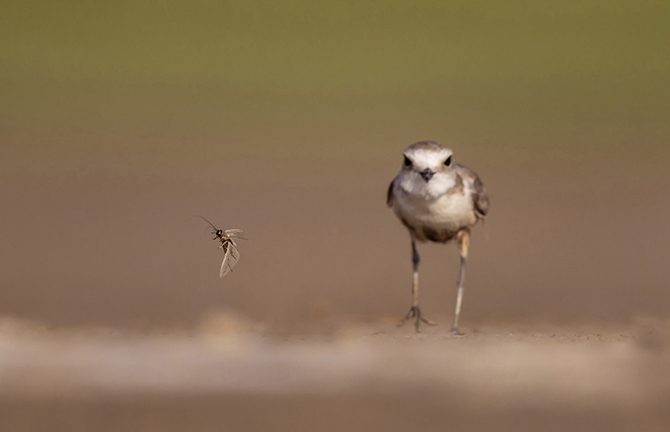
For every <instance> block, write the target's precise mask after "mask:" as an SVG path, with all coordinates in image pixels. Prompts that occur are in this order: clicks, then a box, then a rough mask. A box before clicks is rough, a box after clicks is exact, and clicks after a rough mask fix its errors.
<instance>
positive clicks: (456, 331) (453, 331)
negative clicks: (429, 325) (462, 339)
mask: <svg viewBox="0 0 670 432" xmlns="http://www.w3.org/2000/svg"><path fill="white" fill-rule="evenodd" d="M451 334H452V336H465V333H463V332H462V331H460V329H459V328H458V327H452V328H451Z"/></svg>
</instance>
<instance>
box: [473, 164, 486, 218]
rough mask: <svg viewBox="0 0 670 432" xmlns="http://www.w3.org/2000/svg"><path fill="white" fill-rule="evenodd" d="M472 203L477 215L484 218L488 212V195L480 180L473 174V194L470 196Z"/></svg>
mask: <svg viewBox="0 0 670 432" xmlns="http://www.w3.org/2000/svg"><path fill="white" fill-rule="evenodd" d="M472 203H473V204H474V206H475V210H476V211H477V213H478V214H479V215H481V216H482V217H483V216H486V214H487V213H488V212H489V194H488V193H487V192H486V187H484V183H482V181H481V179H480V178H479V177H478V176H477V174H475V181H474V193H473V194H472Z"/></svg>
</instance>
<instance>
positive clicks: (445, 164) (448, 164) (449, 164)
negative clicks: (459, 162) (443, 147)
mask: <svg viewBox="0 0 670 432" xmlns="http://www.w3.org/2000/svg"><path fill="white" fill-rule="evenodd" d="M444 166H451V156H449V157H448V158H447V159H446V160H445V161H444Z"/></svg>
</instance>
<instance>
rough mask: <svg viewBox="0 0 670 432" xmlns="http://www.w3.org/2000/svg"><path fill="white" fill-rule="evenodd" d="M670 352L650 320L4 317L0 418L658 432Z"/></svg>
mask: <svg viewBox="0 0 670 432" xmlns="http://www.w3.org/2000/svg"><path fill="white" fill-rule="evenodd" d="M408 327H411V326H408ZM668 361H670V324H668V323H667V322H652V321H638V322H636V323H633V324H631V325H628V326H621V327H612V326H607V328H603V326H602V325H594V324H592V325H582V326H547V325H542V326H537V325H535V324H532V323H527V324H526V325H523V326H521V325H513V326H511V325H501V324H498V325H495V326H493V325H489V326H486V327H483V328H480V329H474V330H470V332H469V334H468V335H466V336H465V337H461V338H459V337H451V336H448V335H447V334H446V332H445V330H444V329H441V328H439V327H437V328H431V329H430V330H428V331H427V332H426V333H424V334H421V335H418V336H416V335H414V334H413V333H412V330H411V329H410V328H403V329H398V328H396V327H395V326H394V325H393V324H392V323H390V322H386V323H384V322H380V323H377V324H370V325H359V326H352V325H346V326H344V325H343V326H341V327H340V328H339V329H338V331H337V332H336V333H333V334H330V335H329V336H327V337H324V336H323V335H321V336H316V335H311V336H297V335H293V336H277V335H272V333H271V332H268V331H267V330H263V329H262V327H260V326H258V325H256V324H254V323H251V322H249V321H246V320H244V319H241V318H239V317H236V316H232V315H229V314H220V315H218V316H212V317H211V318H210V319H209V320H208V321H206V322H204V323H202V325H201V326H200V327H199V328H198V330H196V331H193V332H190V333H183V332H182V333H167V332H163V333H160V334H152V335H146V334H145V335H138V334H131V333H121V332H118V331H112V330H101V329H98V330H79V331H71V330H70V331H65V330H47V329H44V328H39V327H35V326H30V325H26V324H22V323H19V322H15V321H11V320H4V321H3V322H2V325H0V381H1V382H2V387H1V389H0V427H1V428H2V430H8V431H9V430H11V431H18V432H20V431H29V430H45V429H48V430H51V431H71V432H77V431H88V430H92V429H95V430H98V431H108V430H109V431H113V430H143V431H147V432H150V431H177V430H190V431H205V430H231V429H236V430H245V431H246V430H258V431H263V430H268V429H271V430H278V431H282V430H286V431H289V430H315V429H316V430H326V431H330V430H333V431H335V430H344V429H346V430H361V431H362V430H389V431H404V430H407V429H408V428H413V427H417V428H420V429H421V430H444V429H445V428H457V429H458V430H465V431H468V430H472V431H475V430H490V429H491V428H495V430H510V431H512V430H517V431H533V430H538V429H541V430H550V431H553V430H556V431H559V430H566V429H567V428H571V429H572V428H576V429H577V430H610V431H611V430H615V431H618V430H621V431H624V430H633V429H635V430H646V431H662V430H666V429H667V424H668V423H667V422H668V421H670V416H669V415H668V413H667V410H666V409H665V407H667V404H668V402H670V399H669V398H668V396H667V395H668V394H670V378H668V375H667V373H665V371H666V370H667V364H668Z"/></svg>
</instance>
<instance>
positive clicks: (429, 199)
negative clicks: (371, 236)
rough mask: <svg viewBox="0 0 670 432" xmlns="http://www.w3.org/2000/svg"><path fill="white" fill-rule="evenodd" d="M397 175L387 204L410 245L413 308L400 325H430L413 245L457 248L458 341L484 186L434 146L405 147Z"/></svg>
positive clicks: (486, 200) (455, 326)
mask: <svg viewBox="0 0 670 432" xmlns="http://www.w3.org/2000/svg"><path fill="white" fill-rule="evenodd" d="M403 156H404V157H403V164H402V167H401V168H400V172H399V173H398V175H397V176H396V177H395V178H394V179H393V181H391V184H390V185H389V188H388V192H387V195H386V203H387V204H388V206H389V207H391V208H392V209H393V211H394V213H395V214H396V216H398V218H399V219H400V221H401V222H402V224H403V225H405V227H407V229H408V230H409V235H410V238H411V241H412V265H413V275H412V276H413V277H412V306H411V307H410V309H409V312H407V314H406V315H405V317H404V318H403V320H402V321H401V325H402V324H403V323H405V322H406V321H407V320H409V319H410V318H414V326H415V328H416V331H417V332H418V331H419V329H420V327H421V323H422V322H423V323H426V324H430V325H434V324H435V323H433V322H432V321H430V320H429V319H428V318H426V317H425V316H423V314H422V312H421V308H420V307H419V253H418V251H417V248H416V242H417V241H419V242H425V241H431V242H436V243H447V242H449V241H450V240H452V239H456V241H457V242H458V248H459V250H460V255H461V259H460V272H459V277H458V288H457V294H456V310H455V312H454V322H453V326H452V328H451V331H452V333H454V334H457V335H460V334H462V333H460V331H459V329H458V318H459V316H460V314H461V306H462V304H463V285H464V283H465V261H466V259H467V257H468V247H469V245H470V229H471V228H472V227H473V226H474V225H475V224H476V223H477V221H479V220H480V219H483V218H484V216H485V215H486V213H487V212H488V209H489V198H488V195H487V193H486V189H485V188H484V184H483V183H482V181H481V180H480V179H479V177H478V176H477V174H476V173H475V172H474V171H472V170H471V169H469V168H466V167H464V166H463V165H459V164H457V163H454V162H453V152H452V151H451V150H450V149H448V148H447V147H445V146H443V145H441V144H438V143H436V142H434V141H419V142H417V143H414V144H412V145H410V146H409V147H407V148H406V149H405V151H404V153H403Z"/></svg>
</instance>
